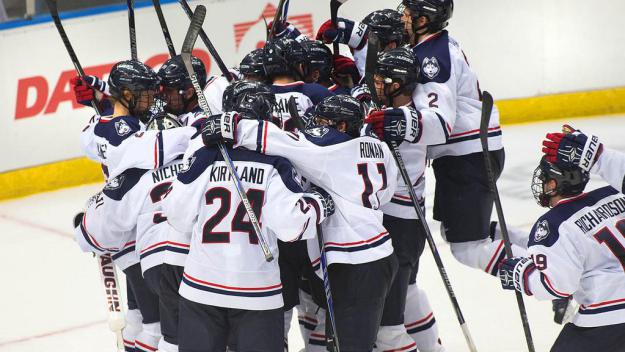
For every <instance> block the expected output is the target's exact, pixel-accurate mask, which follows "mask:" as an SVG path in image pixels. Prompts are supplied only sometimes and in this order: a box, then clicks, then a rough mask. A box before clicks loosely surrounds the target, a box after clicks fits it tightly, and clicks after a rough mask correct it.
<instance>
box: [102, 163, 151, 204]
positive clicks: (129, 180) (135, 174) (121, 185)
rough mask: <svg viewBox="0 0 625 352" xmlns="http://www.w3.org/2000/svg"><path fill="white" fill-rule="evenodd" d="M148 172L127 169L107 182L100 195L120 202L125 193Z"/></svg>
mask: <svg viewBox="0 0 625 352" xmlns="http://www.w3.org/2000/svg"><path fill="white" fill-rule="evenodd" d="M149 171H150V170H143V169H128V170H126V171H124V172H123V173H122V174H121V175H119V176H117V177H115V178H113V179H110V180H108V182H107V183H106V185H105V186H104V189H102V193H104V195H105V196H107V197H109V198H111V199H113V200H117V201H119V200H122V198H124V196H125V195H126V193H128V192H129V191H130V190H131V189H132V188H133V187H134V186H135V185H136V184H137V183H139V180H140V179H141V177H142V176H143V175H144V174H145V173H146V172H149Z"/></svg>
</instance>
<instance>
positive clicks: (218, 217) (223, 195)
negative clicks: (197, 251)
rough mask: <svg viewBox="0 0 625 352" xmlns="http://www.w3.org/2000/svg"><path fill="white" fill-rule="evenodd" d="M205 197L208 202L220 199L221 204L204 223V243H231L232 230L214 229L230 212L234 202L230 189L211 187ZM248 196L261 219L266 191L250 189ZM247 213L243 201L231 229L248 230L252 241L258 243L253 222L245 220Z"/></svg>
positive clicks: (257, 216)
mask: <svg viewBox="0 0 625 352" xmlns="http://www.w3.org/2000/svg"><path fill="white" fill-rule="evenodd" d="M205 197H206V204H213V203H214V202H215V201H216V200H219V201H220V206H219V209H217V211H216V212H215V214H214V215H213V216H211V217H210V219H208V220H207V221H206V223H204V227H203V229H202V243H230V232H217V231H213V230H214V229H215V227H217V225H219V223H221V221H222V220H223V219H224V218H225V217H226V215H228V213H229V212H230V204H231V202H232V194H231V192H230V190H228V189H227V188H223V187H215V188H211V189H210V190H208V192H206V195H205ZM247 198H248V199H249V201H250V205H251V206H252V209H253V210H254V214H256V218H257V219H260V214H261V210H262V207H263V200H264V198H265V192H264V191H261V190H258V189H250V190H248V191H247ZM246 215H247V212H246V211H245V206H244V205H243V202H241V203H240V204H239V206H238V207H237V210H236V212H235V213H234V217H233V218H232V223H231V224H230V229H231V231H233V232H234V231H236V232H247V234H248V236H249V239H250V243H251V244H258V238H256V233H254V227H253V226H252V223H251V222H250V221H249V220H245V217H246Z"/></svg>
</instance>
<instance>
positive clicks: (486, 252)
mask: <svg viewBox="0 0 625 352" xmlns="http://www.w3.org/2000/svg"><path fill="white" fill-rule="evenodd" d="M450 247H451V253H452V254H453V255H454V257H455V258H456V259H457V260H458V261H459V262H460V263H462V264H464V265H467V266H470V267H472V268H475V269H479V270H482V271H484V272H486V273H488V274H491V275H497V270H498V264H499V262H500V261H501V260H502V259H503V258H504V257H505V255H506V253H505V248H504V244H503V241H502V240H495V241H492V240H491V239H490V238H487V239H484V240H480V241H471V242H462V243H450ZM512 253H513V255H514V256H524V255H526V254H527V250H526V249H524V248H522V247H520V246H518V245H516V244H514V243H513V244H512Z"/></svg>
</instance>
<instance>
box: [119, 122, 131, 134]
mask: <svg viewBox="0 0 625 352" xmlns="http://www.w3.org/2000/svg"><path fill="white" fill-rule="evenodd" d="M115 130H117V134H118V135H120V136H125V135H127V134H128V133H130V126H128V124H127V123H126V121H124V120H120V121H117V122H115Z"/></svg>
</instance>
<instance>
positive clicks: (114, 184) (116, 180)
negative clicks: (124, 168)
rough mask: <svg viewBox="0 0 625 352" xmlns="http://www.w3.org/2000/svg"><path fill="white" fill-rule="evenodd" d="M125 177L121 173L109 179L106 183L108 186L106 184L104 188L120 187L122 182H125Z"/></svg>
mask: <svg viewBox="0 0 625 352" xmlns="http://www.w3.org/2000/svg"><path fill="white" fill-rule="evenodd" d="M124 178H125V177H124V175H119V176H117V177H115V178H114V179H111V180H109V181H108V182H107V183H106V186H104V189H105V190H108V191H112V190H116V189H118V188H119V187H121V186H122V183H124Z"/></svg>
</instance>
